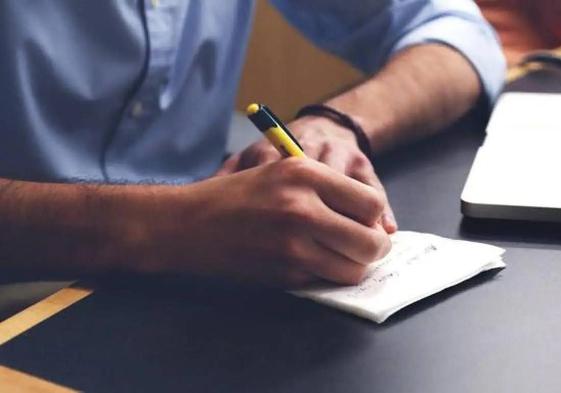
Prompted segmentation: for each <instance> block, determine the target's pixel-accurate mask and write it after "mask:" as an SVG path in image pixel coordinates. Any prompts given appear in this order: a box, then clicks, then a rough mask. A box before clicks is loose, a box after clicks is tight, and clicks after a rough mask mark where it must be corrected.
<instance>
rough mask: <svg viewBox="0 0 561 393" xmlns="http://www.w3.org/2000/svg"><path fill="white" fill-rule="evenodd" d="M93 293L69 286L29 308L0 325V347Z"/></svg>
mask: <svg viewBox="0 0 561 393" xmlns="http://www.w3.org/2000/svg"><path fill="white" fill-rule="evenodd" d="M92 293H93V290H92V289H87V288H80V287H78V286H71V287H68V288H63V289H61V290H59V291H58V292H55V293H54V294H52V295H51V296H48V297H46V298H45V299H43V300H41V301H39V302H37V303H35V304H33V305H31V306H29V307H28V308H26V309H24V310H22V311H20V312H19V313H17V314H15V315H13V316H11V317H10V318H8V319H6V320H4V321H3V322H1V323H0V345H3V344H5V343H6V342H8V341H10V340H11V339H13V338H14V337H17V336H19V335H20V334H22V333H23V332H25V331H27V330H29V329H31V328H32V327H34V326H36V325H38V324H40V323H41V322H43V321H45V320H47V319H49V318H50V317H52V316H53V315H55V314H57V313H59V312H60V311H62V310H64V309H65V308H67V307H70V306H71V305H73V304H74V303H76V302H79V301H80V300H82V299H84V298H85V297H87V296H89V295H91V294H92Z"/></svg>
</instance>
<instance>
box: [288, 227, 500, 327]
mask: <svg viewBox="0 0 561 393" xmlns="http://www.w3.org/2000/svg"><path fill="white" fill-rule="evenodd" d="M391 239H392V250H391V251H390V253H389V254H388V255H387V256H386V257H385V258H383V259H381V260H380V261H378V262H375V263H374V264H372V265H371V266H370V268H369V271H368V274H367V277H366V278H365V279H364V281H363V282H362V283H361V284H359V285H357V286H336V285H328V284H326V285H321V286H315V287H311V288H306V289H303V290H298V291H293V292H291V293H292V294H294V295H296V296H299V297H304V298H308V299H311V300H313V301H315V302H318V303H322V304H325V305H328V306H331V307H335V308H337V309H340V310H343V311H346V312H349V313H352V314H355V315H357V316H359V317H363V318H366V319H369V320H372V321H375V322H377V323H382V322H384V321H385V320H386V319H387V318H388V317H390V316H391V315H392V314H394V313H396V312H397V311H399V310H401V309H402V308H404V307H406V306H408V305H410V304H412V303H415V302H417V301H419V300H421V299H423V298H426V297H428V296H430V295H433V294H435V293H437V292H440V291H442V290H444V289H446V288H449V287H451V286H454V285H456V284H459V283H460V282H462V281H465V280H468V279H470V278H472V277H474V276H476V275H477V274H479V273H481V272H484V271H487V270H491V269H499V268H504V267H506V265H505V263H504V262H503V260H502V255H503V253H504V250H503V249H502V248H499V247H496V246H492V245H488V244H482V243H474V242H468V241H463V240H452V239H447V238H443V237H440V236H436V235H432V234H427V233H418V232H406V231H400V232H397V233H395V234H393V235H392V237H391Z"/></svg>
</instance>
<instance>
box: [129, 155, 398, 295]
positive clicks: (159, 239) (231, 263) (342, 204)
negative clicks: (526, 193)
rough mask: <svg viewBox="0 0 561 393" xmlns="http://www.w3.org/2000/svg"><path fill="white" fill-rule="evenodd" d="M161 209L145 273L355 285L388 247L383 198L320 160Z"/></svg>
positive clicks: (282, 167) (182, 193)
mask: <svg viewBox="0 0 561 393" xmlns="http://www.w3.org/2000/svg"><path fill="white" fill-rule="evenodd" d="M158 200H159V202H160V203H158V204H154V205H153V206H152V209H151V210H152V213H156V214H151V217H152V220H151V221H150V223H149V226H148V227H147V228H149V229H147V232H146V233H148V234H149V236H148V237H147V239H148V241H147V242H143V243H142V245H140V247H139V254H138V255H137V258H139V260H141V261H142V263H141V264H140V265H137V266H140V269H141V270H144V271H152V270H172V271H184V272H190V273H196V274H203V275H214V276H217V275H218V276H224V277H229V278H236V279H241V280H249V281H254V282H255V281H257V282H261V283H265V284H270V285H276V286H283V287H294V286H299V285H302V284H304V283H307V282H309V281H314V280H318V279H323V280H328V281H332V282H335V283H339V284H357V283H359V282H360V281H361V280H362V279H363V278H364V276H365V273H366V268H367V266H368V265H369V264H371V263H372V262H374V261H376V260H378V259H380V258H381V257H383V256H385V255H386V254H387V253H388V251H389V249H390V247H391V243H390V239H389V237H388V235H387V233H386V231H385V230H384V229H383V228H382V226H381V225H380V224H379V223H378V222H379V219H380V216H381V214H382V210H383V206H384V196H383V195H382V194H381V193H380V192H379V191H377V190H376V189H374V188H372V187H369V186H367V185H364V184H362V183H360V182H358V181H356V180H353V179H351V178H349V177H346V176H344V175H342V174H339V173H337V172H336V171H335V170H333V169H330V168H329V167H327V166H326V165H324V164H321V163H318V162H316V161H314V160H309V159H297V158H289V159H285V160H282V161H278V162H275V163H272V164H269V165H265V166H261V167H256V168H252V169H249V170H246V171H242V172H239V173H236V174H233V175H229V176H223V177H216V178H212V179H210V180H207V181H203V182H199V183H195V184H192V185H189V186H186V187H181V188H179V189H178V190H177V192H174V193H171V194H170V195H168V196H167V197H166V199H165V200H164V199H160V198H158Z"/></svg>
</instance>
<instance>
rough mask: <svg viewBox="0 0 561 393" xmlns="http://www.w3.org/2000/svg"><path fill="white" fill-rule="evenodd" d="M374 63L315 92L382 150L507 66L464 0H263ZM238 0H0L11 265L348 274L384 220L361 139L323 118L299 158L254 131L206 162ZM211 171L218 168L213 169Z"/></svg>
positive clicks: (4, 228)
mask: <svg viewBox="0 0 561 393" xmlns="http://www.w3.org/2000/svg"><path fill="white" fill-rule="evenodd" d="M273 3H274V4H275V6H277V7H278V9H279V10H280V11H281V12H282V13H284V14H285V15H286V17H287V18H289V19H290V20H291V21H292V23H293V24H294V25H295V26H297V27H298V28H300V29H301V30H302V31H303V32H304V33H305V34H306V35H307V36H308V37H310V38H311V39H313V40H314V41H315V42H316V43H317V44H318V45H320V46H322V47H323V48H325V49H326V50H329V51H331V52H333V53H335V54H338V55H340V56H342V57H344V58H346V59H348V60H349V61H351V62H352V63H353V64H355V65H356V66H357V67H359V68H361V69H362V70H364V71H365V72H368V73H370V74H373V75H374V76H372V77H371V78H370V79H368V80H366V81H365V82H364V83H362V84H361V85H359V86H357V87H355V88H353V89H352V90H350V91H348V92H346V93H344V94H341V95H339V96H337V97H335V98H333V99H332V100H330V101H329V102H327V103H326V104H327V105H329V106H330V107H331V108H333V109H335V110H337V111H339V113H341V114H343V115H346V116H349V117H350V118H352V119H353V121H354V122H355V124H356V125H358V126H359V127H360V128H362V129H363V131H364V133H365V134H366V136H367V138H368V139H369V141H368V143H369V144H370V146H368V149H372V150H373V151H374V152H378V151H380V150H382V149H386V148H389V147H391V146H393V145H395V144H396V143H398V142H399V141H402V140H406V139H408V138H418V137H421V136H423V135H427V134H429V133H432V132H435V131H436V130H438V129H441V128H442V127H443V126H445V125H447V124H449V123H450V122H452V121H454V120H455V119H457V118H459V117H460V116H462V115H463V114H464V113H466V112H467V111H468V110H469V109H470V108H471V107H472V106H473V105H474V104H475V103H476V102H477V101H478V100H479V99H480V98H482V101H484V102H486V105H490V103H491V102H493V100H494V99H495V97H496V95H497V94H498V91H499V89H500V87H501V83H502V78H503V73H504V65H503V60H502V57H501V54H500V48H499V46H498V43H497V41H496V39H495V36H494V34H493V32H492V30H491V29H490V27H489V26H488V25H487V24H486V23H485V22H484V20H483V19H482V18H481V15H480V14H479V11H478V9H477V7H476V6H475V4H474V3H473V2H472V1H470V0H456V1H454V2H450V1H445V0H431V1H428V0H427V1H414V0H410V1H380V0H368V1H366V0H348V1H345V2H342V1H337V0H330V1H326V0H307V1H301V0H299V1H296V0H275V1H273ZM252 5H253V4H252V2H251V1H248V0H229V1H222V0H204V1H203V0H191V1H179V0H176V1H173V0H152V1H148V0H146V1H140V0H139V1H133V0H130V1H109V0H106V1H80V2H77V1H73V0H67V1H63V0H57V1H54V0H49V1H46V0H44V1H34V2H22V1H19V0H6V1H3V2H1V3H0V15H1V16H0V18H2V21H1V22H2V23H0V30H1V34H0V50H1V53H2V54H3V58H2V61H1V62H0V85H1V86H2V92H1V93H0V133H1V135H2V143H1V144H0V177H1V178H2V179H1V180H0V222H1V225H0V231H1V232H0V261H2V266H3V267H4V268H8V269H29V270H33V271H47V272H51V271H59V270H63V271H72V272H76V273H98V272H104V271H109V270H124V271H132V272H187V273H191V274H200V275H215V276H223V277H228V278H231V279H242V280H251V281H257V282H264V283H267V284H272V285H281V286H294V285H300V284H302V283H305V282H308V281H310V280H316V279H325V280H329V281H333V282H336V283H342V284H353V283H357V282H359V281H360V280H361V279H362V278H363V276H364V274H365V269H366V266H367V265H368V264H369V263H371V262H373V261H375V260H377V259H379V258H381V257H382V256H383V255H385V254H386V253H387V252H388V250H389V248H390V241H389V237H388V233H391V232H393V231H395V230H396V229H397V224H396V223H395V219H394V218H393V215H392V213H391V209H390V207H389V204H388V201H387V199H386V196H385V194H384V190H383V187H382V186H381V185H380V182H379V181H378V179H377V177H376V175H375V173H374V170H373V168H372V165H371V164H370V161H369V159H368V158H369V157H368V158H367V157H365V154H364V153H365V150H368V149H366V148H365V147H364V146H362V147H363V151H361V150H360V149H359V146H358V144H357V139H356V138H357V135H358V134H357V129H354V132H352V130H351V128H346V127H343V126H341V125H339V123H337V122H334V121H332V120H330V119H328V118H326V117H324V116H320V115H317V116H305V117H303V118H300V119H299V120H297V121H295V122H293V123H292V124H290V127H291V128H292V129H293V130H294V133H295V134H296V135H297V137H298V138H299V139H300V141H301V143H302V144H303V145H304V148H305V149H306V152H307V155H308V156H310V157H311V158H312V159H316V160H317V161H316V160H312V159H287V160H278V159H279V156H278V155H277V153H275V152H274V150H272V148H271V147H270V146H269V145H268V144H267V143H265V142H264V143H258V144H256V145H254V146H252V147H250V148H249V149H248V150H247V151H246V152H244V153H242V154H241V155H239V156H235V157H233V158H232V159H231V160H229V161H228V162H227V163H226V164H225V165H224V167H223V168H221V169H220V170H219V168H220V166H221V161H222V157H223V155H224V153H225V152H224V145H225V139H226V129H227V126H228V122H229V118H230V113H231V111H232V103H233V99H234V95H235V92H236V87H237V82H238V77H239V74H240V69H241V64H242V61H243V53H244V48H245V45H246V41H247V37H248V34H249V30H250V20H251V17H252V9H253V8H252ZM217 170H219V171H218V174H219V175H220V176H213V174H215V173H216V172H217Z"/></svg>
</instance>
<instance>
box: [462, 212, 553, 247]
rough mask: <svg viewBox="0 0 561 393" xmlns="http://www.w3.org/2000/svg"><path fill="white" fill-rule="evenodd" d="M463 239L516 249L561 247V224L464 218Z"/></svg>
mask: <svg viewBox="0 0 561 393" xmlns="http://www.w3.org/2000/svg"><path fill="white" fill-rule="evenodd" d="M460 233H461V235H462V237H464V238H466V239H469V240H477V241H494V242H509V243H513V244H515V246H516V247H520V248H525V247H531V248H536V247H537V248H539V247H543V248H551V246H556V248H557V247H561V224H560V223H547V222H531V221H515V220H494V219H473V218H467V217H465V218H463V219H462V222H461V224H460Z"/></svg>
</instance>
